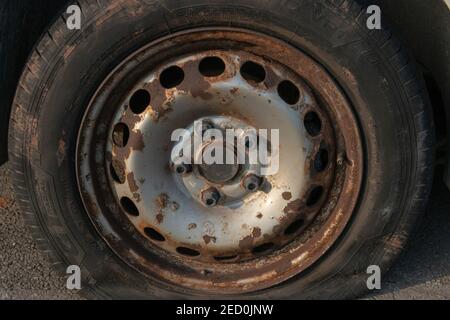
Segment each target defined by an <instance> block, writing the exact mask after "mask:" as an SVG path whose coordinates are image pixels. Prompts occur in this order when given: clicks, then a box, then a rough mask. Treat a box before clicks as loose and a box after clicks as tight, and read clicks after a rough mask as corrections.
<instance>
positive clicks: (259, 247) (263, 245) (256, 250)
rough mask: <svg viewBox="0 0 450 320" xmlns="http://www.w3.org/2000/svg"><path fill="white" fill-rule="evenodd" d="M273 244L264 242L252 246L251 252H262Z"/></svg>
mask: <svg viewBox="0 0 450 320" xmlns="http://www.w3.org/2000/svg"><path fill="white" fill-rule="evenodd" d="M274 245H275V244H274V243H272V242H268V243H264V244H262V245H260V246H257V247H256V248H253V250H252V252H253V253H255V254H258V253H263V252H266V251H268V250H270V249H272V248H273V246H274Z"/></svg>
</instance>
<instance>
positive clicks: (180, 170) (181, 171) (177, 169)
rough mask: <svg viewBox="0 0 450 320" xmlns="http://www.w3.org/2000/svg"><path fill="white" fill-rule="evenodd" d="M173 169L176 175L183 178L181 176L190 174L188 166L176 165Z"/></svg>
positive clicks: (190, 167)
mask: <svg viewBox="0 0 450 320" xmlns="http://www.w3.org/2000/svg"><path fill="white" fill-rule="evenodd" d="M174 169H175V172H176V173H177V174H179V175H180V176H183V175H186V174H188V173H190V172H192V166H191V165H190V164H184V163H182V164H178V165H175V168H174Z"/></svg>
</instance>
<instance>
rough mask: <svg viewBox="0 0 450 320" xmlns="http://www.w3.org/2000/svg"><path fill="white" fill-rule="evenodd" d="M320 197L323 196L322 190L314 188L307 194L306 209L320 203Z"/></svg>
mask: <svg viewBox="0 0 450 320" xmlns="http://www.w3.org/2000/svg"><path fill="white" fill-rule="evenodd" d="M322 195H323V188H322V187H315V188H314V189H312V190H311V192H310V193H309V196H308V200H307V201H306V205H307V206H308V207H312V206H315V205H316V204H317V203H318V202H319V201H320V198H322Z"/></svg>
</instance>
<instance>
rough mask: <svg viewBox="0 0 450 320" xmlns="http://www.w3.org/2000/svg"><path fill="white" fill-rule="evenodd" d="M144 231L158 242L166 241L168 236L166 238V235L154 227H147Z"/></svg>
mask: <svg viewBox="0 0 450 320" xmlns="http://www.w3.org/2000/svg"><path fill="white" fill-rule="evenodd" d="M144 232H145V234H146V235H147V237H149V238H150V239H152V240H155V241H158V242H163V241H166V238H164V236H163V235H162V234H161V233H159V232H158V231H156V230H155V229H153V228H145V229H144Z"/></svg>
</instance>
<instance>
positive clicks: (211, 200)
mask: <svg viewBox="0 0 450 320" xmlns="http://www.w3.org/2000/svg"><path fill="white" fill-rule="evenodd" d="M215 204H216V200H214V199H206V205H207V206H208V207H212V206H213V205H215Z"/></svg>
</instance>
